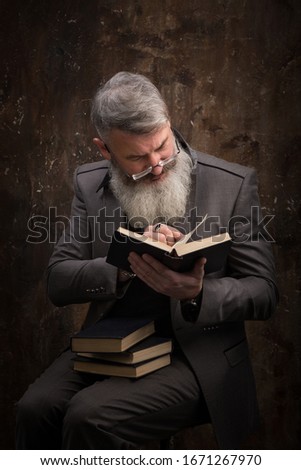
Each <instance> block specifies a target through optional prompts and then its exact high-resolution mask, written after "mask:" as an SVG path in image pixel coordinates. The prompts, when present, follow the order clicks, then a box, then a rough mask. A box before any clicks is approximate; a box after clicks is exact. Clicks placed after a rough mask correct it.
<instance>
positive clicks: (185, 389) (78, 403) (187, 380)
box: [16, 351, 209, 449]
mask: <svg viewBox="0 0 301 470" xmlns="http://www.w3.org/2000/svg"><path fill="white" fill-rule="evenodd" d="M73 357H74V355H73V354H72V353H71V352H70V351H67V352H64V353H63V354H62V355H61V356H60V357H59V358H58V359H57V360H56V361H55V362H54V363H53V364H52V365H51V366H50V367H49V368H48V369H47V370H46V371H45V372H44V373H43V375H42V376H41V377H40V378H39V379H37V380H36V381H35V382H34V383H33V384H32V385H31V386H30V387H29V389H28V390H27V392H26V393H25V395H24V396H23V397H22V398H21V400H20V401H19V402H18V404H17V438H16V447H17V449H139V448H143V443H144V444H145V442H146V441H148V440H157V439H164V438H167V437H168V436H169V435H171V434H173V433H175V432H177V431H179V430H180V429H182V428H183V427H186V426H192V425H195V424H199V423H200V422H208V421H209V416H208V411H207V407H206V404H205V402H204V398H203V395H202V392H201V390H200V387H199V385H198V383H197V381H196V378H195V376H194V373H193V371H192V370H191V368H190V367H189V364H188V363H187V361H186V359H185V358H184V357H183V356H182V354H181V353H180V351H176V352H175V353H174V354H173V359H172V364H171V365H170V366H167V367H164V368H162V369H160V370H158V371H155V372H153V373H151V374H149V375H146V376H144V377H141V378H139V379H127V378H119V377H103V376H95V375H92V374H81V373H76V372H74V371H73V370H72V358H73Z"/></svg>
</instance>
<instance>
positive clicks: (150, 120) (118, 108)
mask: <svg viewBox="0 0 301 470" xmlns="http://www.w3.org/2000/svg"><path fill="white" fill-rule="evenodd" d="M91 119H92V122H93V124H94V125H95V127H96V129H97V132H98V134H99V135H100V137H102V138H105V137H106V136H107V134H108V132H109V131H110V130H112V129H119V130H122V131H125V132H129V133H133V134H149V133H151V132H153V131H156V130H157V129H159V128H160V127H162V126H163V125H164V124H166V122H168V121H169V113H168V109H167V106H166V103H165V102H164V100H163V98H162V96H161V94H160V92H159V90H158V89H157V88H156V87H155V85H154V84H153V83H152V82H151V81H150V80H149V79H148V78H146V77H145V76H143V75H140V74H134V73H129V72H119V73H117V74H116V75H114V76H113V77H112V78H111V79H110V80H109V81H108V82H106V83H105V85H103V86H102V87H100V88H99V90H98V91H97V93H96V95H95V97H94V99H93V102H92V110H91Z"/></svg>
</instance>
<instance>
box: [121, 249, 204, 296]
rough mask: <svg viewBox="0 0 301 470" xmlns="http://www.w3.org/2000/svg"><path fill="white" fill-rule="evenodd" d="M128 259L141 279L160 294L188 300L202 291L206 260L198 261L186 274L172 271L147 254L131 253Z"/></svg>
mask: <svg viewBox="0 0 301 470" xmlns="http://www.w3.org/2000/svg"><path fill="white" fill-rule="evenodd" d="M128 259H129V262H130V265H131V269H132V271H133V272H134V273H135V274H136V275H137V276H138V277H139V279H141V280H142V281H143V282H145V284H147V285H148V286H149V287H151V288H152V289H154V290H155V291H156V292H159V293H160V294H165V295H167V296H169V297H173V298H175V299H178V300H188V299H193V298H195V297H196V296H197V295H198V294H199V293H200V292H201V290H202V287H203V277H204V266H205V263H206V258H200V259H198V260H197V261H196V263H195V265H194V268H193V269H192V270H191V271H189V272H186V273H177V272H175V271H172V270H170V269H168V268H167V267H166V266H165V265H164V264H162V263H160V262H159V261H157V260H156V259H155V258H153V257H152V256H150V255H147V254H145V255H142V256H139V255H138V254H137V253H133V252H131V253H130V255H129V258H128Z"/></svg>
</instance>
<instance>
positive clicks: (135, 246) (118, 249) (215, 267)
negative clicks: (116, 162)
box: [107, 217, 231, 273]
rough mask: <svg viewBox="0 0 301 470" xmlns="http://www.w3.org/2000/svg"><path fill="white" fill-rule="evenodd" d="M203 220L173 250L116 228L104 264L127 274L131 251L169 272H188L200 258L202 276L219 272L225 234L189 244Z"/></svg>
mask: <svg viewBox="0 0 301 470" xmlns="http://www.w3.org/2000/svg"><path fill="white" fill-rule="evenodd" d="M205 219H206V217H205V218H204V219H203V220H202V222H200V223H199V224H197V225H196V227H195V228H194V229H193V230H192V231H191V232H189V233H188V234H186V235H185V236H184V237H183V238H182V239H181V240H179V241H178V242H176V243H175V244H174V245H173V246H169V245H167V244H165V243H162V242H159V241H157V240H153V239H152V238H149V237H146V236H145V235H143V234H139V233H136V232H132V231H130V230H127V229H125V228H123V227H119V228H118V230H116V231H115V233H114V236H113V239H112V242H111V245H110V248H109V252H108V255H107V263H109V264H112V265H114V266H117V267H118V268H121V269H125V270H127V271H131V269H130V264H129V262H128V256H129V253H130V252H131V251H134V252H136V253H138V254H140V255H142V254H144V253H148V254H150V255H151V256H153V257H154V258H156V259H157V260H158V261H160V262H161V263H163V264H165V266H167V267H169V268H170V269H172V270H173V271H179V272H185V271H189V270H191V269H192V268H193V266H194V263H195V261H196V260H197V259H198V258H202V257H205V258H206V259H207V263H206V265H205V272H206V273H210V272H215V271H219V270H220V269H221V268H222V267H223V265H224V264H225V262H226V258H227V255H228V251H229V249H230V245H231V238H230V235H229V234H228V233H227V232H225V233H221V234H218V235H214V236H210V237H206V238H202V239H200V240H195V241H189V240H190V239H191V236H192V235H193V233H194V232H195V231H196V230H197V228H198V227H199V226H200V225H201V224H202V223H204V221H205Z"/></svg>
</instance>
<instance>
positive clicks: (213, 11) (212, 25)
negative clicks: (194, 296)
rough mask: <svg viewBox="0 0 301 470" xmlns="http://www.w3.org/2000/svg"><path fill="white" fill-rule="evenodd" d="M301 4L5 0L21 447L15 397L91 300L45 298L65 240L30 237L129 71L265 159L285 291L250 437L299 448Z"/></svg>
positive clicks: (4, 321)
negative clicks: (99, 101) (100, 89)
mask: <svg viewBox="0 0 301 470" xmlns="http://www.w3.org/2000/svg"><path fill="white" fill-rule="evenodd" d="M299 5H300V2H299V1H298V0H287V1H286V0H253V1H252V0H250V1H248V0H223V1H222V0H186V1H185V2H184V1H183V0H165V1H164V0H151V1H146V0H145V1H143V0H123V1H122V0H112V1H109V0H102V1H94V0H89V1H84V0H82V1H79V0H64V1H62V0H51V1H49V0H47V1H45V0H37V1H32V0H27V1H24V0H22V1H16V0H6V1H4V0H2V2H1V7H0V18H1V23H2V24H1V73H2V80H1V85H0V98H1V103H2V104H1V117H2V120H1V203H2V204H1V206H2V215H1V239H2V245H1V251H0V254H1V271H2V276H1V283H0V285H1V294H2V296H1V304H0V305H1V319H0V335H1V338H0V347H1V368H0V373H1V403H0V406H1V428H2V429H1V447H2V448H13V446H14V438H13V436H14V403H15V402H16V401H17V400H18V399H19V397H20V396H21V395H22V393H23V392H24V391H25V389H26V388H27V386H28V384H29V383H30V382H32V381H33V380H34V379H35V378H36V377H37V376H38V374H39V373H40V372H41V371H42V370H43V369H44V368H45V367H46V366H47V365H48V364H49V363H50V362H51V361H52V360H53V358H54V357H55V356H56V354H57V353H58V352H59V351H60V350H61V349H62V348H63V347H64V346H65V345H66V344H67V343H68V337H69V334H70V333H71V332H72V331H74V329H76V328H78V325H79V323H80V321H81V320H82V318H83V315H84V311H85V309H86V306H81V307H66V308H63V309H58V308H54V307H53V306H52V305H51V304H50V302H49V301H48V300H47V297H46V294H45V279H44V271H45V267H46V265H47V261H48V258H49V255H50V253H51V251H52V249H53V244H51V243H49V242H44V243H40V244H29V243H28V242H27V241H26V239H27V236H28V235H30V234H32V233H31V232H30V231H29V228H28V225H27V224H28V220H29V219H30V217H32V216H37V215H39V216H41V218H40V219H39V220H40V222H41V223H44V224H45V222H47V218H48V214H49V213H48V210H49V207H57V214H58V217H57V219H56V220H54V221H53V222H57V224H56V228H57V229H60V228H61V227H62V224H63V218H62V217H59V216H63V215H68V214H69V207H70V201H71V197H72V174H73V171H74V169H75V168H76V166H77V165H79V164H81V163H83V162H87V161H93V160H95V159H97V158H98V155H97V153H96V149H95V148H94V147H93V145H92V142H91V138H92V137H93V136H94V131H93V129H92V128H91V125H90V122H89V109H90V99H91V96H92V95H93V94H94V92H95V90H96V88H97V86H98V85H99V84H100V82H103V81H105V80H106V79H108V78H109V77H110V76H111V75H112V74H114V73H116V72H117V71H120V70H129V71H133V72H141V73H144V74H146V75H147V76H148V77H150V78H151V79H152V80H153V81H154V82H155V83H156V84H157V86H158V87H159V88H160V90H161V91H162V94H163V96H164V97H165V98H166V100H167V102H168V104H169V106H170V110H171V114H172V117H173V124H174V125H176V126H177V127H178V128H179V130H180V131H181V132H182V133H183V134H184V136H185V137H186V138H187V139H188V140H189V142H190V143H191V144H192V145H193V146H195V147H197V148H198V149H200V150H203V151H206V152H208V153H212V154H215V155H217V156H220V157H223V158H225V159H227V160H230V161H235V162H240V163H242V164H246V165H249V166H253V167H255V168H256V169H257V170H258V175H259V181H260V194H261V200H262V205H263V207H264V211H265V213H266V214H273V215H275V219H274V221H273V224H270V225H269V228H270V230H271V232H272V233H273V234H275V233H276V236H275V237H276V243H275V244H274V250H275V255H276V262H277V271H278V279H279V287H280V291H281V302H280V305H279V309H278V312H277V314H276V315H275V316H274V318H273V319H272V320H270V321H268V322H265V323H261V322H258V323H252V324H249V325H248V333H249V336H250V341H251V348H252V356H253V363H254V371H255V375H256V379H257V384H258V394H259V400H260V407H261V412H262V427H261V429H260V430H259V432H258V433H257V434H256V435H255V436H253V437H252V438H251V439H250V440H249V442H248V443H247V444H246V446H249V448H251V449H252V448H253V449H256V448H258V449H260V448H261V449H294V448H298V447H300V442H301V441H300V439H301V438H300V395H301V385H300V359H301V352H300V349H301V341H300V326H301V320H300V318H301V317H300V197H301V196H300V176H301V175H300V168H301V165H300V142H301V136H300V113H301V111H300V75H299V71H300V13H301V8H300V6H299ZM42 217H44V219H43V218H42ZM53 222H52V224H51V230H50V233H51V236H52V239H54V238H55V230H54V229H55V226H54V223H53ZM43 233H45V232H43ZM176 445H177V446H178V447H179V448H202V447H203V448H206V447H207V448H214V447H215V445H216V444H215V441H214V438H213V437H212V433H211V429H210V427H209V426H206V427H204V428H202V429H200V428H199V429H195V430H194V431H193V432H192V431H191V430H188V431H187V432H186V433H184V434H183V433H182V434H180V435H178V436H177V438H176Z"/></svg>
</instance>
